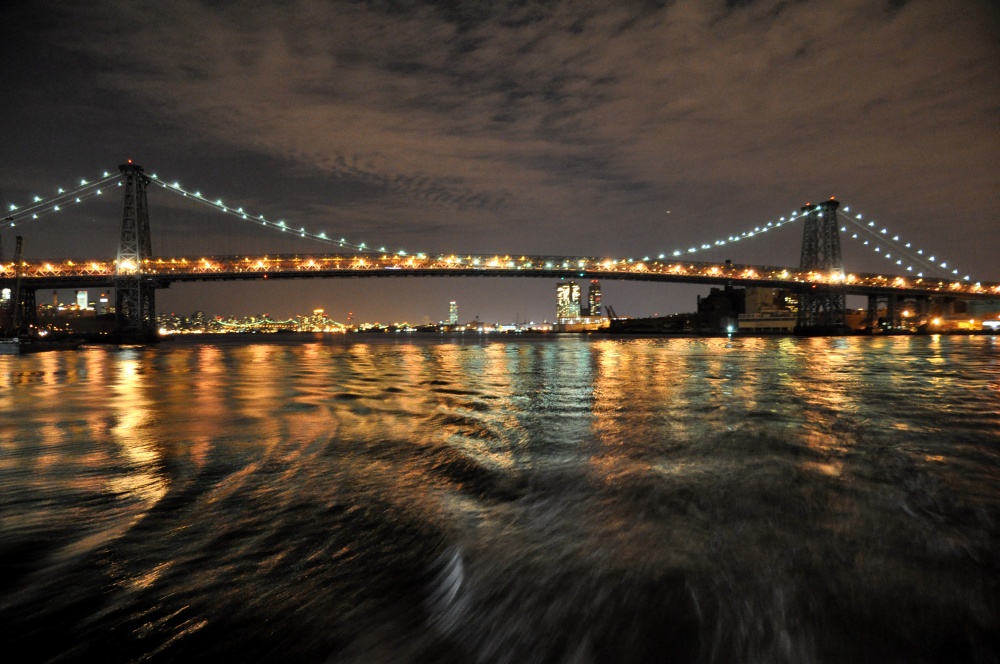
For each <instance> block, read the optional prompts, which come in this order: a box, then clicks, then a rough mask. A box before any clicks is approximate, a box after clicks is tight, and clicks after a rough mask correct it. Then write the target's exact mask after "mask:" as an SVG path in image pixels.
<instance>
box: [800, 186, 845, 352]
mask: <svg viewBox="0 0 1000 664" xmlns="http://www.w3.org/2000/svg"><path fill="white" fill-rule="evenodd" d="M839 206H840V203H839V202H837V201H835V200H833V199H830V200H828V201H824V202H822V203H820V204H819V205H806V206H805V207H803V208H802V211H803V212H804V213H805V214H806V221H805V228H804V230H803V232H802V258H801V261H800V267H801V269H803V270H809V271H813V272H818V273H820V274H821V275H822V276H823V277H824V278H825V279H829V280H830V282H829V285H826V284H823V285H819V284H814V285H813V286H811V287H810V288H808V289H806V290H802V291H800V292H799V316H798V322H797V324H796V328H795V329H796V332H797V333H799V334H816V333H830V334H843V333H846V332H847V331H848V328H847V311H846V310H847V296H846V295H845V293H844V287H843V285H838V284H837V283H836V278H841V279H842V278H843V274H844V260H843V258H842V256H841V253H840V231H839V229H838V228H837V208H838V207H839Z"/></svg>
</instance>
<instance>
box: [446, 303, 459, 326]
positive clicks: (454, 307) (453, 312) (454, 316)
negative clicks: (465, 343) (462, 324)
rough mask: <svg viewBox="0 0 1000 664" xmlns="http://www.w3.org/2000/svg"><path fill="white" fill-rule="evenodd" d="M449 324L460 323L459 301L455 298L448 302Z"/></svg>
mask: <svg viewBox="0 0 1000 664" xmlns="http://www.w3.org/2000/svg"><path fill="white" fill-rule="evenodd" d="M448 324H449V325H458V302H455V301H454V300H452V301H451V302H449V303H448Z"/></svg>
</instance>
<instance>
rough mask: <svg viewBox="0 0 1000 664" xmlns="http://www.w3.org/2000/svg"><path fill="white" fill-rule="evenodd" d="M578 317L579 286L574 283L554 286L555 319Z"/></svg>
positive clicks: (569, 282)
mask: <svg viewBox="0 0 1000 664" xmlns="http://www.w3.org/2000/svg"><path fill="white" fill-rule="evenodd" d="M579 317H580V284H578V283H576V282H575V281H568V282H563V283H560V284H559V285H557V286H556V318H557V319H559V318H579Z"/></svg>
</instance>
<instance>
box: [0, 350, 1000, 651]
mask: <svg viewBox="0 0 1000 664" xmlns="http://www.w3.org/2000/svg"><path fill="white" fill-rule="evenodd" d="M269 341H270V342H269V343H234V342H231V341H228V342H227V341H220V342H204V340H199V341H198V342H197V343H195V342H180V343H166V344H163V345H161V346H160V347H157V348H140V347H134V348H121V349H114V348H86V349H83V350H81V351H79V352H75V353H44V354H39V355H34V356H25V357H0V490H2V491H0V535H2V537H0V562H2V564H3V570H2V571H3V574H2V580H0V588H2V593H0V623H2V624H3V625H4V627H3V628H2V629H3V630H4V631H3V637H4V642H5V643H11V644H15V645H17V644H20V645H23V646H25V647H28V648H30V649H31V650H32V652H34V653H35V654H36V655H37V657H34V658H29V659H27V660H25V661H32V660H33V659H35V660H39V661H45V660H48V659H51V658H58V657H64V658H69V659H74V658H79V657H81V656H84V655H88V654H94V653H97V652H101V653H102V656H103V659H104V661H139V660H143V661H148V659H153V660H158V659H161V660H170V661H173V660H176V659H184V660H189V659H201V658H204V659H218V658H219V657H222V658H224V659H244V660H249V661H276V660H278V661H324V660H326V659H327V657H332V658H333V659H334V661H348V662H354V661H356V662H382V661H384V662H389V661H393V662H395V661H403V662H407V661H409V662H418V661H454V662H464V661H482V662H506V661H509V662H531V661H538V662H550V661H567V662H569V661H574V662H588V661H593V662H606V661H612V662H613V661H622V662H626V661H628V662H634V661H661V660H662V659H663V653H664V652H666V653H670V654H672V655H673V659H675V660H676V661H702V662H707V661H718V662H728V661H782V662H808V661H852V662H853V661H901V662H902V661H914V660H920V659H921V658H922V659H923V660H924V661H938V660H940V661H945V659H946V657H945V655H951V654H954V655H957V656H958V659H966V660H968V661H996V659H995V653H996V652H997V650H998V647H997V646H998V643H997V640H996V637H995V636H994V635H995V634H996V633H1000V622H998V615H997V614H998V601H1000V600H998V597H1000V588H998V582H997V578H996V574H995V570H996V569H997V568H998V567H1000V564H998V563H1000V535H998V527H997V524H998V522H1000V463H998V457H1000V448H998V442H1000V434H998V431H1000V428H998V427H1000V363H998V357H1000V353H998V347H997V341H996V339H995V338H993V337H969V338H958V337H956V338H948V337H895V338H876V339H863V338H846V339H826V338H813V339H790V338H780V339H778V338H776V339H766V338H749V339H742V338H732V339H729V338H713V339H618V338H591V339H586V338H577V337H561V338H552V339H542V340H532V339H530V338H525V339H521V338H514V339H512V340H511V341H502V342H495V341H484V342H480V341H465V340H461V339H459V340H447V339H445V340H439V339H438V338H432V339H429V340H420V339H419V338H418V339H417V340H412V339H408V340H406V341H405V342H397V341H395V340H381V339H371V340H369V339H364V338H358V339H357V340H355V342H354V343H348V342H347V341H346V340H341V339H339V338H338V339H337V340H333V341H328V342H322V341H318V342H310V343H298V342H292V341H287V340H286V341H284V342H282V340H269ZM67 588H71V589H72V590H66V589H67ZM991 658H992V659H991Z"/></svg>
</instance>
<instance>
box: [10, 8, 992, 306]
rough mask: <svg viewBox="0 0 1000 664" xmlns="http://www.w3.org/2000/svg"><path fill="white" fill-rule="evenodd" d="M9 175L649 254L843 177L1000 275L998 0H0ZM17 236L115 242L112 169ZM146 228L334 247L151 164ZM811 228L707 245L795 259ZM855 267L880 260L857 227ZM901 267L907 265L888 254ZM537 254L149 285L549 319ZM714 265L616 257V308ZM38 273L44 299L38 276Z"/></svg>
mask: <svg viewBox="0 0 1000 664" xmlns="http://www.w3.org/2000/svg"><path fill="white" fill-rule="evenodd" d="M0 31H2V34H0V37H2V39H0V52H2V62H3V67H2V79H0V80H2V81H3V103H2V104H0V115H2V119H3V129H2V133H0V136H2V142H0V194H2V196H3V198H4V200H5V204H7V205H9V204H10V203H14V204H23V203H25V202H26V201H29V200H30V199H31V197H33V196H35V195H41V196H48V195H50V194H51V193H54V191H55V189H56V188H57V187H60V186H64V187H65V186H67V185H73V184H75V183H78V182H79V181H80V179H81V178H86V179H89V178H94V177H96V176H98V175H100V173H102V172H103V171H105V170H108V171H114V170H116V168H117V165H118V164H120V163H123V162H124V161H125V160H126V159H134V160H135V162H136V163H138V164H141V165H142V166H143V167H145V169H146V172H147V173H148V174H153V173H155V174H157V175H158V176H159V177H160V178H163V179H164V180H167V181H171V182H172V181H178V182H180V184H181V185H183V186H184V187H186V188H189V189H192V190H198V191H201V192H203V193H204V194H205V196H206V197H210V198H212V199H213V200H214V199H216V198H220V199H222V200H223V201H225V202H226V203H227V204H229V205H234V206H241V207H244V208H245V209H247V210H248V211H251V212H253V213H256V214H263V215H265V217H267V218H269V219H284V220H288V223H289V225H290V226H293V227H304V228H306V229H307V230H310V231H314V232H319V231H322V232H326V233H327V234H328V235H331V236H336V237H345V238H347V239H348V240H349V241H352V242H365V243H367V244H368V245H369V246H373V247H381V246H385V247H387V248H388V249H392V250H396V249H405V250H407V251H409V252H411V253H412V252H418V251H423V252H427V253H500V254H504V253H510V254H517V255H521V254H556V255H598V256H607V257H643V256H645V255H651V254H659V253H662V252H666V253H668V255H669V254H670V253H672V252H673V251H674V250H676V249H685V250H686V249H687V248H688V247H691V246H700V245H701V244H703V243H712V242H714V241H715V240H717V239H722V238H726V237H728V236H729V235H733V234H738V233H740V232H743V231H747V230H752V229H753V228H754V227H755V226H760V225H762V224H764V223H766V222H768V221H776V220H777V219H778V218H779V217H780V216H782V215H788V214H789V213H790V212H792V211H793V210H796V209H798V208H799V207H800V206H802V205H805V204H806V203H807V202H815V201H817V200H820V199H825V198H829V197H830V196H836V197H837V198H838V200H841V201H842V202H843V204H846V205H849V206H850V207H851V210H852V211H857V212H860V213H863V214H864V215H865V218H866V219H867V218H869V217H870V218H873V219H875V220H877V222H878V224H879V225H880V226H883V227H886V228H888V230H889V233H890V234H897V235H899V236H901V237H903V238H904V239H905V240H907V241H910V242H912V244H913V246H914V248H916V247H922V248H925V249H926V250H927V251H929V252H930V253H934V254H936V255H938V256H941V257H942V258H945V259H946V260H948V261H949V262H950V264H951V265H953V266H955V267H958V268H960V269H961V271H962V273H963V274H970V275H972V278H973V280H984V281H987V280H988V281H995V280H1000V267H998V266H997V253H998V252H997V249H998V246H1000V244H998V242H997V240H996V232H997V229H998V226H1000V224H998V222H1000V214H998V205H997V202H998V200H1000V5H998V3H996V2H994V1H992V0H982V1H977V0H911V1H909V2H907V1H905V0H894V1H890V0H881V1H880V0H855V1H850V0H836V1H832V0H822V1H821V0H815V1H808V0H805V1H799V2H793V1H784V0H783V1H777V0H760V1H755V0H748V1H742V2H741V1H736V0H729V1H726V2H723V1H721V0H719V1H714V0H713V1H710V0H705V1H697V2H696V1H683V0H681V1H677V2H628V1H620V2H572V3H570V2H564V3H535V2H478V1H476V2H443V1H442V2H403V1H401V2H388V1H387V2H318V1H308V0H304V1H291V2H239V3H219V2H190V1H180V0H172V1H171V2H139V1H130V2H87V3H73V6H70V3H63V2H17V1H13V2H5V3H3V6H2V8H0ZM111 194H112V195H109V196H106V197H103V199H102V200H101V201H99V202H96V203H92V202H85V203H83V204H81V205H80V206H77V207H73V208H71V209H67V210H65V211H64V212H62V213H59V214H58V215H51V216H49V217H46V218H45V219H41V220H39V221H37V222H33V223H29V224H24V225H23V226H22V227H19V228H16V229H13V228H9V227H4V228H3V229H2V230H0V237H2V240H3V243H4V251H5V258H8V257H9V256H10V253H11V247H12V245H13V237H14V234H15V233H17V234H20V235H23V236H24V238H25V255H26V256H27V257H29V258H60V257H70V258H80V257H92V258H110V257H113V256H114V252H115V249H116V244H117V233H118V224H119V223H120V214H121V211H120V206H121V201H120V198H114V196H118V194H117V193H114V192H111ZM149 202H150V221H151V226H152V227H153V250H154V253H156V254H160V255H164V254H176V253H188V254H192V255H193V254H196V253H219V254H221V253H229V252H233V253H236V252H249V251H257V252H265V251H268V252H271V253H275V252H278V251H287V252H293V251H294V252H315V253H319V252H325V251H332V250H333V249H332V248H330V247H327V246H324V245H322V244H315V243H312V244H306V245H301V244H294V243H292V242H291V241H290V240H288V239H287V237H282V236H281V235H280V234H277V233H273V232H270V231H263V230H261V229H260V228H257V227H256V226H252V225H250V224H246V223H244V222H240V221H237V220H234V219H231V218H226V217H224V216H223V215H219V214H215V213H214V212H213V211H212V210H210V209H208V208H206V207H204V206H198V205H194V204H192V203H190V201H186V200H183V199H181V198H180V197H177V196H175V195H171V194H169V193H167V192H165V191H162V190H158V189H157V188H155V187H154V188H151V189H150V191H149ZM801 232H802V230H801V226H800V225H798V224H794V225H792V226H790V227H788V228H782V229H781V230H780V232H774V233H772V234H769V235H765V236H758V237H755V238H753V240H750V241H745V242H741V243H740V244H738V245H735V246H732V245H728V246H726V247H725V248H722V249H718V250H712V251H705V252H699V253H698V254H697V256H692V257H693V258H699V259H704V260H711V259H719V260H721V259H724V258H732V259H733V260H734V261H735V262H747V263H766V264H772V265H788V266H795V265H797V264H798V261H799V244H800V241H801ZM843 246H844V256H845V264H846V267H847V269H848V270H854V271H893V270H891V269H890V268H896V266H895V265H890V264H889V262H888V261H883V260H881V257H880V256H879V255H877V254H874V253H873V252H871V251H869V249H868V248H866V247H863V246H862V245H860V244H859V243H858V242H855V241H852V240H851V239H850V238H849V236H848V237H845V238H844V240H843ZM895 271H899V270H898V268H896V269H895ZM555 285H556V282H555V280H546V279H494V280H487V279H377V280H376V279H365V280H316V281H284V282H277V281H271V282H268V283H262V282H250V283H246V284H188V285H180V286H177V285H175V286H173V287H172V288H170V289H169V290H167V291H163V292H161V293H160V294H159V295H158V308H159V310H160V311H161V312H171V311H174V312H177V313H179V314H183V315H186V314H190V313H191V312H193V311H195V310H198V309H201V310H204V311H206V312H208V313H210V314H223V315H230V314H234V315H245V314H251V313H264V312H267V313H270V314H272V315H273V316H276V317H284V316H289V315H292V314H296V313H306V312H310V311H312V309H314V308H324V309H326V310H327V312H328V313H329V314H330V315H331V317H333V318H336V319H338V320H343V319H345V318H346V316H347V312H348V311H352V312H354V315H355V318H356V319H358V320H362V321H375V320H381V321H387V320H408V321H410V322H421V321H425V320H433V321H437V320H439V319H443V318H446V317H447V314H448V301H449V300H453V299H454V300H457V301H458V302H459V306H460V313H461V318H462V319H463V320H470V319H472V318H474V317H475V316H479V317H480V319H481V320H484V321H505V322H506V321H512V320H514V318H515V317H518V318H520V319H521V320H524V319H534V320H542V319H546V318H547V319H549V320H551V319H552V318H553V317H554V315H555ZM706 292H707V289H705V288H701V289H699V288H694V287H690V286H677V285H648V284H647V285H643V284H630V283H628V282H612V281H607V282H605V283H604V294H605V301H606V302H608V303H610V304H612V305H613V306H614V307H615V309H616V311H617V312H618V314H619V315H633V316H643V315H652V314H654V313H659V314H664V313H671V312H676V311H690V310H692V309H694V300H695V294H697V293H702V294H704V293H706ZM39 299H40V300H43V301H44V300H45V297H42V296H40V298H39Z"/></svg>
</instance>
